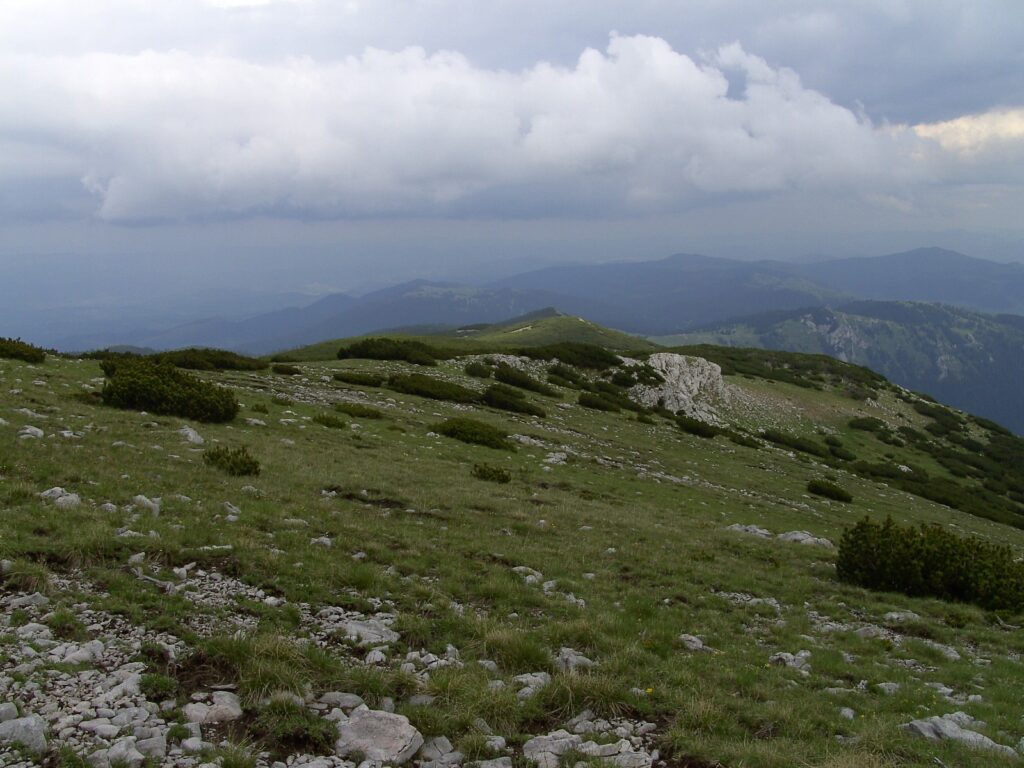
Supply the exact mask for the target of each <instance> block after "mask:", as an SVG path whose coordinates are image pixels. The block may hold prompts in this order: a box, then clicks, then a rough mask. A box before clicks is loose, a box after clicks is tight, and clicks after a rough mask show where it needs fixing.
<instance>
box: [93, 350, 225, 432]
mask: <svg viewBox="0 0 1024 768" xmlns="http://www.w3.org/2000/svg"><path fill="white" fill-rule="evenodd" d="M100 365H101V367H102V368H103V372H104V373H105V374H106V376H107V380H106V382H105V383H104V385H103V392H102V394H101V397H102V400H103V402H104V403H105V404H106V405H110V406H113V407H115V408H128V409H133V410H137V411H148V412H149V413H154V414H159V415H163V416H181V417H183V418H186V419H194V420H196V421H204V422H223V421H231V420H232V419H233V418H235V416H236V415H237V414H238V409H239V404H238V400H237V399H236V398H235V395H234V393H233V392H232V391H231V390H229V389H226V388H224V387H219V386H217V385H216V384H211V383H209V382H206V381H203V380H202V379H199V378H197V377H196V376H193V375H191V374H188V373H185V372H183V371H180V370H178V369H177V368H175V367H174V366H173V365H171V364H170V363H166V362H162V363H157V362H153V361H152V360H148V359H146V358H134V359H125V358H122V359H118V360H104V361H103V362H102V363H101V364H100Z"/></svg>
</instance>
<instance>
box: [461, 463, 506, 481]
mask: <svg viewBox="0 0 1024 768" xmlns="http://www.w3.org/2000/svg"><path fill="white" fill-rule="evenodd" d="M471 474H472V475H473V477H475V478H476V479H477V480H486V481H487V482H489V483H510V482H512V473H510V472H509V471H508V470H507V469H502V468H501V467H496V466H494V465H493V464H474V465H473V469H472V471H471Z"/></svg>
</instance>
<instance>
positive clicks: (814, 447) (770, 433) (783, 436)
mask: <svg viewBox="0 0 1024 768" xmlns="http://www.w3.org/2000/svg"><path fill="white" fill-rule="evenodd" d="M761 437H763V438H764V439H765V440H767V441H769V442H771V443H775V444H776V445H782V446H785V447H786V448H791V449H792V450H794V451H800V452H801V453H809V454H811V455H812V456H818V457H820V458H823V459H827V458H828V457H829V455H830V453H829V450H828V449H827V448H826V447H825V446H824V445H822V444H821V443H818V442H816V441H814V440H812V439H811V438H809V437H802V436H800V435H792V434H790V433H789V432H783V431H781V430H778V429H766V430H765V431H764V432H762V433H761Z"/></svg>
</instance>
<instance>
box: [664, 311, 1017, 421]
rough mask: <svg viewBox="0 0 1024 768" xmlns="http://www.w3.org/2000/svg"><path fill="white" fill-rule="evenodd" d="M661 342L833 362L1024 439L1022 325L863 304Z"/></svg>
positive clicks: (745, 322) (753, 320)
mask: <svg viewBox="0 0 1024 768" xmlns="http://www.w3.org/2000/svg"><path fill="white" fill-rule="evenodd" d="M655 340H656V341H658V342H659V343H663V344H692V343H709V344H724V345H728V346H738V347H758V348H763V349H783V350H789V351H792V352H811V353H821V354H826V355H831V356H833V357H837V358H839V359H840V360H846V361H849V362H852V363H856V364H858V365H864V366H866V367H869V368H871V369H873V370H876V371H878V372H880V373H882V374H884V375H885V376H887V377H888V378H890V379H891V380H892V381H894V382H896V383H898V384H901V385H903V386H905V387H908V388H910V389H914V390H918V391H922V392H927V393H928V394H930V395H932V396H934V397H937V398H938V399H940V400H942V401H944V402H948V403H951V404H953V405H955V406H957V407H958V408H964V409H966V410H970V411H973V412H975V413H979V414H982V415H984V416H987V417H989V418H991V419H994V420H996V421H998V422H1000V423H1002V424H1005V425H1006V426H1008V427H1010V428H1012V429H1013V430H1014V431H1016V432H1018V433H1024V398H1022V397H1021V390H1020V382H1021V381H1024V318H1022V317H1017V316H992V315H983V314H980V313H977V312H970V311H968V310H964V309H958V308H955V307H949V306H942V305H935V304H921V303H909V302H871V301H863V302H852V303H848V304H845V305H842V306H841V307H840V308H838V309H825V308H814V309H802V310H795V311H786V312H775V313H768V314H762V315H755V316H751V317H747V318H740V319H738V320H736V321H734V322H730V323H726V324H721V325H716V326H713V327H709V328H707V329H703V330H699V331H695V332H693V333H688V334H680V335H675V336H670V337H657V338H656V339H655Z"/></svg>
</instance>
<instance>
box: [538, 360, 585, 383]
mask: <svg viewBox="0 0 1024 768" xmlns="http://www.w3.org/2000/svg"><path fill="white" fill-rule="evenodd" d="M548 383H549V384H554V385H556V386H559V387H565V388H566V389H582V388H583V385H584V384H586V383H587V380H586V379H585V378H583V376H581V375H580V373H579V371H577V370H576V369H575V368H570V367H569V366H568V365H563V364H562V363H555V364H554V365H552V366H549V367H548Z"/></svg>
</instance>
